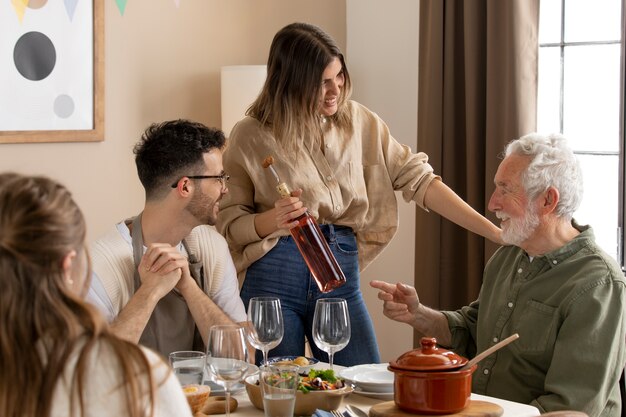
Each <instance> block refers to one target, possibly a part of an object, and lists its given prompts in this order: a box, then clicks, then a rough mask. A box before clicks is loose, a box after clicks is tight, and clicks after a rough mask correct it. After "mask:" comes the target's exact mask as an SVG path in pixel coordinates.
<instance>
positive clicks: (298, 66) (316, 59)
mask: <svg viewBox="0 0 626 417" xmlns="http://www.w3.org/2000/svg"><path fill="white" fill-rule="evenodd" d="M335 58H338V59H339V61H340V62H341V66H342V70H343V73H344V78H345V81H344V85H343V88H342V89H341V93H340V96H339V98H338V106H337V107H338V110H337V113H335V114H334V115H333V116H331V117H330V120H331V121H332V123H334V125H335V126H337V127H338V128H339V129H342V130H345V131H346V132H348V133H351V129H352V121H351V118H350V112H349V109H348V108H347V105H346V103H347V101H348V100H349V98H350V95H351V94H352V83H351V81H350V74H349V73H348V68H347V67H346V63H345V60H344V57H343V54H342V53H341V50H340V49H339V47H338V46H337V44H336V43H335V41H334V40H333V39H332V38H331V37H330V36H329V35H328V34H326V33H325V32H324V31H323V30H322V29H320V28H319V27H317V26H314V25H311V24H308V23H292V24H290V25H287V26H285V27H284V28H282V29H281V30H280V31H278V33H276V35H275V36H274V40H273V41H272V45H271V46H270V53H269V58H268V61H267V78H266V80H265V84H264V85H263V88H262V90H261V93H260V94H259V96H258V97H257V99H256V100H255V101H254V103H252V105H251V106H250V108H249V109H248V111H247V112H246V114H247V115H249V116H251V117H253V118H255V119H257V120H258V121H259V122H261V124H262V125H263V126H265V127H266V128H269V129H271V131H272V133H273V135H274V137H275V138H276V140H277V141H278V142H279V143H280V144H281V145H282V146H283V147H284V148H285V149H286V150H287V151H288V152H295V151H296V150H297V148H298V142H299V140H302V139H303V138H306V137H310V138H313V139H316V140H320V139H321V137H322V135H323V131H322V127H321V123H320V114H319V100H320V97H321V94H322V76H323V73H324V70H325V69H326V67H327V66H328V65H329V64H330V63H331V62H332V61H333V59H335Z"/></svg>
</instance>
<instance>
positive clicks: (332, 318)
mask: <svg viewBox="0 0 626 417" xmlns="http://www.w3.org/2000/svg"><path fill="white" fill-rule="evenodd" d="M313 341H314V342H315V345H317V347H318V348H320V349H321V350H323V351H324V352H326V353H328V357H329V359H330V360H329V362H330V369H333V355H334V354H335V352H338V351H340V350H341V349H343V348H345V347H346V345H347V344H348V342H349V341H350V315H349V314H348V303H346V300H344V299H343V298H321V299H319V300H317V303H316V304H315V314H314V315H313Z"/></svg>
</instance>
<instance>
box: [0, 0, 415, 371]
mask: <svg viewBox="0 0 626 417" xmlns="http://www.w3.org/2000/svg"><path fill="white" fill-rule="evenodd" d="M99 1H103V0H99ZM156 3H158V4H156ZM418 4H419V2H417V1H415V0H394V1H393V2H391V3H390V2H388V1H386V0H344V1H338V0H182V1H181V2H180V8H179V9H177V8H176V7H175V5H174V1H173V0H161V1H159V2H154V0H129V1H128V4H127V7H126V11H125V14H124V16H121V15H120V13H119V11H118V9H117V7H116V5H115V2H114V1H106V2H105V32H106V34H105V39H106V41H105V54H106V56H105V63H106V69H105V75H106V78H105V85H106V97H105V102H106V110H105V129H106V133H105V135H106V137H105V141H104V142H101V143H58V144H4V145H0V171H5V170H14V171H19V172H23V173H29V174H44V175H48V176H51V177H53V178H56V179H58V180H60V181H61V182H63V183H64V184H66V185H67V186H68V187H69V188H70V189H71V190H72V192H73V193H74V195H75V197H76V199H77V201H78V203H79V204H80V206H81V207H82V209H83V211H84V213H85V216H86V218H87V223H88V228H89V239H93V238H95V237H97V236H98V235H100V234H101V233H103V232H104V231H105V230H107V229H108V228H109V227H111V225H112V224H113V223H115V222H117V221H119V220H121V219H123V218H124V217H126V216H130V215H133V214H135V213H137V212H138V211H139V210H141V207H142V204H143V192H142V189H141V186H140V184H139V181H138V180H137V178H136V172H135V167H134V163H133V159H132V146H133V144H134V143H135V142H136V141H137V139H138V138H139V134H140V132H141V131H142V130H143V129H144V128H145V127H146V126H147V125H148V124H149V123H151V122H154V121H161V120H166V119H173V118H190V119H194V120H198V121H201V122H203V123H206V124H208V125H210V126H219V124H220V120H221V119H220V117H221V115H220V108H219V105H220V91H219V71H220V67H221V66H224V65H240V64H263V63H265V60H266V57H267V52H268V49H269V44H270V42H271V39H272V37H273V35H274V33H275V32H276V31H277V30H278V29H279V28H281V27H282V26H284V25H285V24H287V23H290V22H292V21H298V20H301V21H307V22H311V23H315V24H317V25H320V26H321V27H323V28H324V29H325V30H326V31H328V32H329V33H330V34H331V35H332V36H333V37H334V38H335V39H336V40H337V42H338V43H339V45H340V47H341V48H342V49H343V50H344V51H345V52H346V55H347V59H348V65H349V68H350V71H351V75H352V77H353V81H354V85H355V92H354V98H355V99H357V100H359V101H361V102H362V103H363V104H365V105H366V106H368V107H370V108H371V109H372V110H374V111H375V112H377V113H378V114H380V115H381V116H382V117H383V119H384V120H385V121H386V122H387V123H388V124H389V126H390V128H391V132H392V134H393V135H394V136H395V137H396V138H397V139H398V140H400V141H401V142H403V143H406V144H408V145H410V146H411V147H412V148H413V149H415V148H416V145H417V140H416V132H417V126H416V111H417V110H416V109H417V95H416V94H417V93H416V92H417V8H418ZM391 5H393V8H392V7H391ZM399 205H400V223H401V228H400V230H399V232H398V234H397V236H396V237H395V239H394V241H393V242H392V244H391V245H390V247H389V248H388V249H387V251H385V253H384V254H383V255H382V256H381V257H380V258H379V259H378V260H376V262H374V264H372V266H370V268H368V270H367V271H366V272H365V274H364V275H363V284H364V285H363V292H364V296H365V298H366V302H367V305H368V307H369V310H370V312H371V314H372V317H373V320H374V324H375V327H376V331H377V334H378V339H379V344H380V347H381V354H382V359H383V360H389V359H392V358H395V357H396V356H398V355H399V354H400V353H402V352H404V351H405V350H408V349H410V348H411V343H412V339H411V337H412V336H411V333H410V331H409V330H408V328H407V327H406V326H403V325H400V324H396V323H392V322H391V321H390V320H388V319H386V318H384V317H383V316H382V314H381V304H380V302H379V301H378V300H377V299H376V293H375V291H373V290H371V289H370V288H369V287H368V286H367V282H368V281H369V280H371V279H374V278H376V279H385V280H389V281H404V282H409V283H410V282H412V280H413V275H414V273H413V272H414V271H413V269H414V265H413V264H414V257H413V251H414V243H413V239H414V213H415V206H414V205H413V204H405V203H404V202H402V201H401V202H400V204H399Z"/></svg>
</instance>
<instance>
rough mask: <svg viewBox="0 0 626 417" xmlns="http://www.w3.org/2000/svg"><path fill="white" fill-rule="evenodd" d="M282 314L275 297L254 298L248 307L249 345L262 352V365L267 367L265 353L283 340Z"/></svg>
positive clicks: (247, 332)
mask: <svg viewBox="0 0 626 417" xmlns="http://www.w3.org/2000/svg"><path fill="white" fill-rule="evenodd" d="M283 333H284V328H283V312H282V310H281V307H280V300H279V299H278V298H276V297H254V298H251V299H250V304H249V305H248V324H247V327H246V334H247V335H248V340H249V341H250V344H251V345H252V346H254V347H255V348H256V349H259V350H260V351H262V352H263V362H262V364H264V365H267V364H268V363H267V353H268V351H269V350H271V349H274V348H275V347H276V346H278V344H279V343H280V342H281V341H282V340H283Z"/></svg>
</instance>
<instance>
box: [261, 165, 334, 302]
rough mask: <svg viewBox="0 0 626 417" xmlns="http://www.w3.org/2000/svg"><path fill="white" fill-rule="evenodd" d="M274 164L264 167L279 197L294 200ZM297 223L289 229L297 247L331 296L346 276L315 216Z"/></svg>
mask: <svg viewBox="0 0 626 417" xmlns="http://www.w3.org/2000/svg"><path fill="white" fill-rule="evenodd" d="M273 163H274V158H272V157H271V156H268V157H267V158H265V160H264V161H263V167H264V168H270V171H271V172H272V174H273V175H274V177H275V178H276V181H277V182H278V185H277V186H276V189H277V190H278V192H279V193H280V195H281V196H282V197H289V196H291V192H290V191H289V187H287V184H285V183H284V182H280V178H279V177H278V174H276V171H275V170H274V168H273V167H272V166H271V165H272V164H273ZM295 220H297V221H298V225H297V226H295V227H293V228H291V229H290V232H291V236H292V237H293V240H294V241H295V242H296V246H297V247H298V250H299V251H300V253H301V254H302V257H303V258H304V261H305V262H306V264H307V266H308V267H309V270H310V271H311V275H313V278H314V279H315V282H316V283H317V286H318V287H319V289H320V291H321V292H323V293H328V292H331V291H332V290H334V289H335V288H338V287H341V286H342V285H343V284H345V283H346V276H345V275H344V273H343V271H342V270H341V267H340V266H339V263H338V262H337V259H335V255H333V253H332V251H331V250H330V247H329V246H328V242H326V238H325V237H324V234H323V233H322V231H321V230H320V228H319V226H318V225H317V222H316V221H315V219H314V218H313V216H311V214H310V213H309V211H308V210H307V211H306V212H305V213H304V214H302V215H301V216H300V217H298V218H296V219H295Z"/></svg>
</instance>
